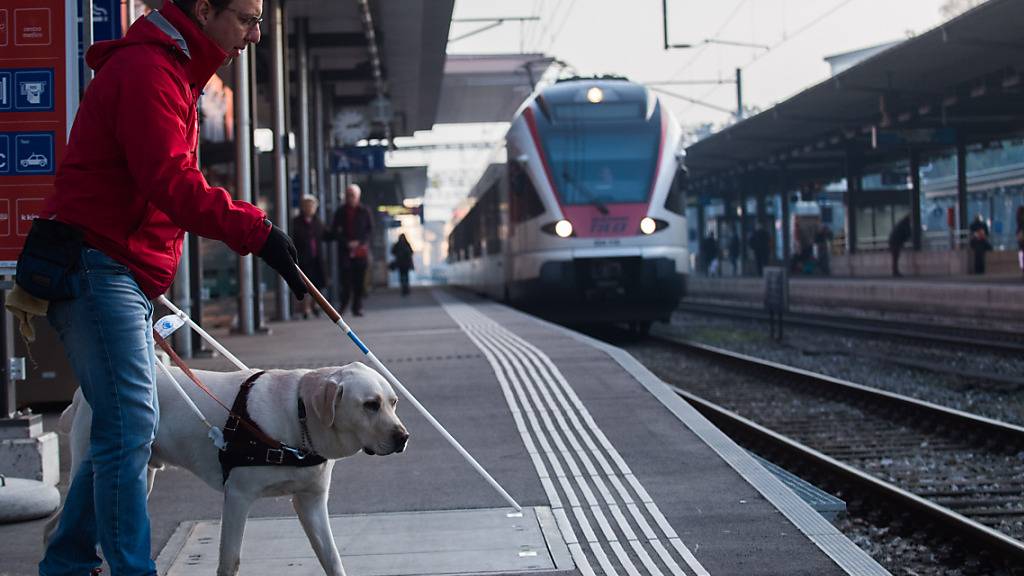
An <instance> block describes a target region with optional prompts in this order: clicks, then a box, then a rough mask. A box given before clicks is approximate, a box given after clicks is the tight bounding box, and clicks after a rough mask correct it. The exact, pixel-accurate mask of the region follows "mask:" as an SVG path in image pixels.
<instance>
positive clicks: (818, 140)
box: [687, 0, 1024, 188]
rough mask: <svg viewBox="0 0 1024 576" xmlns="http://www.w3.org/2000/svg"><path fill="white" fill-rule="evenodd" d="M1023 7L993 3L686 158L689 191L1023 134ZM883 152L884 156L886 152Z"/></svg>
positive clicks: (721, 135)
mask: <svg viewBox="0 0 1024 576" xmlns="http://www.w3.org/2000/svg"><path fill="white" fill-rule="evenodd" d="M1021 22H1024V2H1020V1H1018V0H989V1H988V2H984V3H982V4H981V5H979V6H978V7H976V8H974V9H972V10H969V11H967V12H965V13H964V14H962V15H960V16H958V17H956V18H954V19H952V20H950V21H948V22H945V23H943V24H942V25H940V26H938V27H936V28H934V29H932V30H929V31H927V32H925V33H922V34H920V35H918V36H916V37H914V38H910V39H907V40H904V41H902V42H900V43H898V44H894V45H892V46H891V47H889V48H887V49H885V50H882V51H880V52H878V53H877V54H875V55H873V56H871V57H870V58H868V59H866V60H864V61H863V62H860V63H859V64H857V65H855V66H852V67H850V68H848V69H846V70H844V71H842V72H840V73H838V74H836V75H835V76H832V77H831V78H829V79H827V80H824V81H822V82H821V83H819V84H817V85H815V86H812V87H810V88H808V89H806V90H804V91H803V92H800V93H799V94H797V95H796V96H793V97H792V98H790V99H788V100H786V101H784V102H782V103H780V104H778V105H776V106H774V107H772V108H770V109H768V110H765V111H764V112H761V113H759V114H757V115H756V116H753V117H751V118H749V119H747V120H744V121H742V122H738V123H736V124H734V125H732V126H730V127H728V128H726V129H724V130H722V131H721V132H718V133H716V134H714V135H712V136H709V137H707V138H705V139H703V140H701V141H699V142H697V143H696V144H693V145H692V146H690V147H689V148H688V149H687V165H688V168H689V170H690V174H691V182H692V184H694V185H695V186H696V187H697V188H706V185H707V184H708V183H709V182H710V181H711V180H713V179H715V178H721V177H735V176H738V175H740V174H744V173H751V172H757V171H759V170H766V169H767V170H772V169H775V170H778V169H781V168H784V169H785V170H786V171H788V172H789V173H791V174H795V175H796V176H799V175H800V174H801V173H803V174H805V175H810V174H814V173H823V172H824V173H832V174H834V173H836V172H838V173H840V174H841V173H842V170H843V165H844V162H845V159H846V158H847V154H849V153H851V152H854V153H856V154H858V155H860V157H861V158H863V159H864V160H866V161H871V160H872V159H873V158H876V159H877V158H879V157H883V156H884V155H886V154H887V153H891V152H893V151H895V150H896V148H899V150H900V153H905V152H906V150H907V148H908V146H915V147H917V148H919V149H926V148H928V147H940V146H946V147H948V146H951V145H954V144H955V141H956V140H957V139H962V140H966V141H981V140H985V139H991V138H995V137H998V136H999V135H1001V134H1007V133H1013V132H1015V131H1019V130H1020V129H1021V128H1022V127H1024V96H1022V84H1021V69H1022V68H1024V62H1022V60H1021V57H1020V55H1021V49H1022V48H1024V42H1022V39H1021V24H1020V23H1021ZM887 146H890V147H889V148H888V149H887Z"/></svg>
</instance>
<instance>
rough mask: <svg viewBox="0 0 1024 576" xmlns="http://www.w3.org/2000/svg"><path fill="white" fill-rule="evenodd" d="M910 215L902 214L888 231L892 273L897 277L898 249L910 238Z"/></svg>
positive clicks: (898, 267)
mask: <svg viewBox="0 0 1024 576" xmlns="http://www.w3.org/2000/svg"><path fill="white" fill-rule="evenodd" d="M910 236H911V231H910V215H909V214H908V215H906V216H904V217H903V218H902V219H900V221H899V222H897V223H896V226H894V227H893V229H892V232H890V233H889V252H891V253H892V275H893V276H896V277H899V276H902V274H900V265H899V264H900V251H902V250H903V245H904V244H906V243H907V240H910Z"/></svg>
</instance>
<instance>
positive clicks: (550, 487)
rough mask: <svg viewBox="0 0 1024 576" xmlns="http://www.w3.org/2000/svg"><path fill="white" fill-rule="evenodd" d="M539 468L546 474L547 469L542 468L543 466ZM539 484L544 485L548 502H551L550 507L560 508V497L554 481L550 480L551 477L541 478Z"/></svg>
mask: <svg viewBox="0 0 1024 576" xmlns="http://www.w3.org/2000/svg"><path fill="white" fill-rule="evenodd" d="M543 465H544V464H543V463H542V464H541V466H543ZM541 470H543V472H544V473H545V474H547V470H544V469H543V468H542V469H541ZM540 485H541V486H543V487H544V493H545V494H547V495H548V502H549V503H550V504H551V507H552V508H561V507H562V499H561V498H559V497H558V490H556V489H555V484H554V482H552V481H551V478H548V477H544V478H541V479H540Z"/></svg>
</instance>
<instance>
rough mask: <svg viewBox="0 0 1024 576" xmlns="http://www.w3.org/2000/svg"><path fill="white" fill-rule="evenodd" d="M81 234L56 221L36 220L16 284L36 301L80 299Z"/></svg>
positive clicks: (20, 259)
mask: <svg viewBox="0 0 1024 576" xmlns="http://www.w3.org/2000/svg"><path fill="white" fill-rule="evenodd" d="M82 244H83V240H82V232H81V231H79V230H77V229H75V228H73V227H71V226H68V225H67V224H64V223H63V222H58V221H56V220H44V219H42V218H36V219H35V220H33V221H32V229H31V230H29V233H28V238H27V239H26V240H25V248H24V249H22V251H21V256H20V257H19V258H18V271H17V275H16V276H15V281H16V282H17V283H18V286H21V288H22V289H23V290H25V291H26V292H28V293H29V294H31V295H33V296H35V297H36V298H42V299H43V300H49V301H51V302H56V301H59V300H70V299H72V298H75V297H77V296H78V292H79V288H80V285H79V278H78V275H77V274H76V273H75V272H77V271H78V264H79V259H80V258H81V255H82Z"/></svg>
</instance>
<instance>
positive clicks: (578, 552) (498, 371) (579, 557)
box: [453, 317, 596, 576]
mask: <svg viewBox="0 0 1024 576" xmlns="http://www.w3.org/2000/svg"><path fill="white" fill-rule="evenodd" d="M453 318H454V317H453ZM456 321H458V320H456ZM465 333H466V335H467V337H469V338H470V340H472V341H473V343H474V344H476V346H477V348H479V349H480V350H481V351H482V352H483V353H484V357H485V358H487V361H488V363H489V364H490V365H491V369H492V370H493V371H494V373H495V376H496V377H497V379H498V385H499V386H500V388H501V390H502V392H503V393H504V396H505V400H506V402H507V403H508V407H509V409H511V410H513V412H514V413H515V414H519V410H518V409H517V408H516V403H515V398H514V396H513V395H512V391H511V386H510V385H509V382H508V379H507V378H506V377H505V373H504V372H503V370H502V367H501V364H500V363H499V362H498V361H497V358H496V357H495V356H494V354H492V353H491V351H490V350H488V349H487V348H486V347H485V346H483V345H482V343H481V342H480V341H479V339H477V338H474V336H473V335H472V334H471V333H470V332H469V331H465ZM519 422H520V423H522V419H520V420H519ZM534 423H535V422H534ZM520 435H521V436H522V437H523V439H524V441H525V442H526V445H527V447H532V446H533V441H532V439H530V437H529V434H528V432H527V430H526V427H525V424H523V427H522V428H521V429H520ZM534 464H535V466H536V465H537V464H539V465H540V466H541V467H540V468H538V469H537V472H538V474H540V473H543V475H544V476H545V479H542V481H541V484H542V485H543V486H544V490H545V492H546V493H547V496H548V502H549V503H550V504H551V505H552V506H553V507H554V511H555V514H556V518H558V517H559V516H560V517H561V521H559V524H560V526H559V530H560V531H561V532H562V535H563V536H562V537H563V538H565V539H566V541H567V542H568V541H572V542H578V539H577V537H576V533H575V531H574V530H573V528H572V524H571V523H570V522H569V519H568V518H567V517H566V516H565V513H564V512H563V510H562V502H561V499H560V498H559V497H558V492H557V490H555V487H554V484H552V483H551V481H550V479H548V478H547V477H548V473H547V468H546V467H544V464H543V460H534ZM569 551H570V554H571V555H572V557H573V561H574V562H575V564H576V568H577V569H578V570H579V571H580V573H581V574H583V575H585V576H596V575H595V574H594V570H593V568H592V567H591V566H590V561H589V560H588V559H587V555H586V554H584V553H583V550H582V548H581V547H580V546H579V544H576V543H573V544H569ZM595 556H596V554H595Z"/></svg>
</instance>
